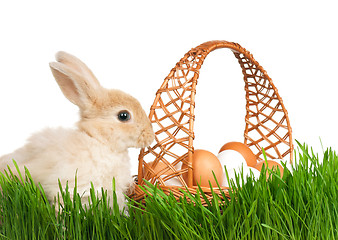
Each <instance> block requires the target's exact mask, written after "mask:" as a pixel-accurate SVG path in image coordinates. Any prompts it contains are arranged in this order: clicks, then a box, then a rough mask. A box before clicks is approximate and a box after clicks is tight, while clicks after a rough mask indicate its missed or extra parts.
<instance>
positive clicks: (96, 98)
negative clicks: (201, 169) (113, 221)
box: [0, 52, 154, 210]
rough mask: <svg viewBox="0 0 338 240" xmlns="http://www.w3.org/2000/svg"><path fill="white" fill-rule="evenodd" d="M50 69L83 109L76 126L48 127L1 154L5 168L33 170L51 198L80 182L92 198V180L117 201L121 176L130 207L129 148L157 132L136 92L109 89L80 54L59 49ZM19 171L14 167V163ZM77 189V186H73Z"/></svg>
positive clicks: (85, 196) (147, 141) (148, 141)
mask: <svg viewBox="0 0 338 240" xmlns="http://www.w3.org/2000/svg"><path fill="white" fill-rule="evenodd" d="M56 61H57V62H51V63H50V68H51V70H52V73H53V75H54V78H55V80H56V82H57V83H58V85H59V86H60V88H61V90H62V92H63V94H64V95H65V96H66V97H67V98H68V100H69V101H71V102H72V103H74V104H75V105H77V106H78V107H79V109H80V117H81V118H80V121H79V122H78V123H77V127H76V128H75V129H65V128H61V127H60V128H56V129H45V130H43V131H41V132H39V133H36V134H34V135H33V136H31V137H30V138H29V139H28V142H27V143H26V145H25V146H23V147H22V148H19V149H17V150H16V151H14V152H13V153H11V154H8V155H5V156H2V157H1V158H0V170H3V169H6V168H7V165H9V166H13V164H12V159H14V160H15V161H16V162H17V163H18V165H19V166H20V169H21V171H22V172H24V170H23V166H26V167H27V168H28V170H29V171H30V173H31V175H32V178H33V180H34V181H35V182H36V183H38V182H40V183H41V185H42V186H43V188H44V190H45V192H46V195H47V197H48V199H49V200H50V201H52V200H53V198H54V196H56V195H57V193H58V191H59V186H58V179H60V181H61V183H62V185H63V186H65V185H66V182H67V181H68V184H69V187H70V188H73V187H74V184H75V174H76V172H77V185H78V193H79V194H80V195H82V196H83V201H84V202H85V201H87V199H88V196H89V194H90V193H89V189H90V186H91V185H90V182H92V183H93V184H94V187H95V189H96V190H100V189H101V187H103V188H104V189H106V190H107V191H108V195H109V197H110V199H111V201H112V179H113V178H115V183H116V194H117V202H118V204H119V207H120V209H121V210H122V209H123V207H124V206H125V204H124V203H125V198H124V195H123V193H128V190H130V189H129V188H130V187H131V186H132V185H133V179H132V177H131V173H130V162H129V156H128V148H130V147H136V148H143V147H146V146H148V145H150V144H151V142H152V141H153V139H154V132H153V129H152V126H151V123H150V120H149V118H148V117H147V115H146V113H145V112H144V110H143V109H142V107H141V105H140V103H139V102H138V101H137V100H136V99H135V98H133V97H132V96H130V95H128V94H126V93H124V92H122V91H119V90H108V89H105V88H103V87H102V86H101V85H100V84H99V82H98V81H97V79H96V78H95V76H94V75H93V73H92V72H91V70H90V69H89V68H88V67H87V66H86V65H85V64H84V63H83V62H81V61H80V60H79V59H77V58H76V57H74V56H72V55H70V54H68V53H65V52H58V53H57V54H56ZM11 169H13V170H14V167H11ZM71 192H72V190H71Z"/></svg>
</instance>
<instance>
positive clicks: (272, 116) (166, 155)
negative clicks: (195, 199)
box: [132, 41, 293, 200]
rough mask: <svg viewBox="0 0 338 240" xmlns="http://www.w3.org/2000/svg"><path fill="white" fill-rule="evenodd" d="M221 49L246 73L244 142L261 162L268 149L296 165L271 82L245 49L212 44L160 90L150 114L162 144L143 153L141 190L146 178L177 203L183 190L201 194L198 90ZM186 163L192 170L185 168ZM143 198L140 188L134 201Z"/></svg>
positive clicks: (194, 52)
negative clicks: (196, 182) (208, 61)
mask: <svg viewBox="0 0 338 240" xmlns="http://www.w3.org/2000/svg"><path fill="white" fill-rule="evenodd" d="M219 48H228V49H230V50H231V51H232V52H233V53H234V55H235V57H236V58H237V59H238V62H239V64H240V66H241V68H242V73H243V76H244V82H245V92H246V95H245V96H246V116H245V123H246V126H245V130H244V143H245V144H246V145H247V146H249V147H250V149H251V150H252V151H253V152H254V154H255V155H256V157H257V158H258V159H262V158H263V157H262V148H264V150H265V152H266V155H267V157H268V159H276V158H277V159H281V158H283V159H287V158H288V159H290V161H292V154H293V145H292V132H291V127H290V123H289V119H288V114H287V111H286V109H285V107H284V104H283V101H282V99H281V98H280V96H279V94H278V91H277V89H276V87H275V86H274V84H273V83H272V80H271V79H270V77H269V76H268V75H267V73H266V72H265V70H264V69H263V68H262V67H261V66H260V65H259V64H258V62H256V60H255V59H254V58H253V56H252V55H251V54H250V53H249V52H248V51H247V50H246V49H244V48H242V47H241V46H240V45H239V44H237V43H232V42H227V41H211V42H206V43H203V44H201V45H199V46H198V47H196V48H193V49H191V50H190V51H189V52H188V53H186V54H185V55H184V57H183V58H182V59H181V60H180V61H179V62H178V63H177V64H176V66H175V67H174V68H173V69H172V70H171V71H170V73H169V75H168V76H167V77H166V78H165V79H164V82H163V84H162V85H161V87H160V88H159V90H158V91H157V93H156V97H155V101H154V103H153V105H152V107H151V109H150V115H149V118H150V120H151V122H152V124H153V127H154V131H155V140H156V141H155V143H154V144H153V145H152V146H150V147H148V148H145V149H142V150H141V153H140V155H139V169H138V185H143V184H144V181H143V179H146V180H147V181H149V182H151V183H153V184H155V183H156V182H157V183H158V184H159V185H160V186H161V188H162V190H164V191H165V192H166V191H167V192H172V193H173V194H174V195H175V196H176V197H177V198H179V197H180V196H182V194H181V192H180V191H179V189H180V188H182V186H183V189H184V188H187V189H188V190H189V191H190V192H192V193H194V192H195V191H196V189H197V187H196V186H193V181H192V154H193V151H194V147H193V140H194V130H193V129H194V120H195V114H194V109H195V94H196V85H197V80H198V77H199V72H200V68H201V66H202V64H203V62H204V60H205V58H206V56H207V55H208V54H209V53H210V52H212V51H213V50H215V49H219ZM150 162H152V163H151V164H150ZM160 163H161V164H162V165H163V164H165V167H164V168H162V170H161V171H158V172H155V171H154V168H155V167H156V166H157V165H158V164H160ZM183 163H184V164H185V165H186V166H187V167H186V168H184V169H181V166H182V164H183ZM144 173H146V174H144ZM184 173H188V180H187V182H186V181H184V179H183V178H182V174H184ZM171 179H176V180H175V181H176V182H177V183H178V184H177V185H181V186H171V185H168V184H167V182H168V181H169V180H171ZM224 189H226V188H224ZM203 191H204V192H205V193H206V194H209V195H210V197H211V192H210V189H209V188H203ZM214 191H215V192H217V191H218V190H217V189H214ZM143 195H144V192H143V191H141V190H140V189H139V187H138V186H137V185H136V188H135V192H134V194H133V195H132V197H134V198H135V199H136V200H140V199H142V198H143Z"/></svg>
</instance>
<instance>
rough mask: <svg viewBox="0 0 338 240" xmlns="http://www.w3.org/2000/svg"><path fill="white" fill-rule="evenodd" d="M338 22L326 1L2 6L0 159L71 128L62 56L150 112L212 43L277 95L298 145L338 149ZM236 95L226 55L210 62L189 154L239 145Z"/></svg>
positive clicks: (73, 114)
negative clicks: (197, 52) (189, 56)
mask: <svg viewBox="0 0 338 240" xmlns="http://www.w3.org/2000/svg"><path fill="white" fill-rule="evenodd" d="M234 2H238V3H234ZM337 23H338V15H337V7H336V4H335V3H334V1H331V2H330V1H325V0H324V1H281V2H280V3H276V1H196V0H195V1H182V0H180V1H176V0H174V1H173V0H171V1H166V2H164V1H146V0H143V1H60V0H59V1H33V0H31V1H14V0H13V1H6V3H4V1H2V2H1V3H0V83H1V85H0V109H1V110H0V114H1V120H0V121H1V123H0V155H2V154H5V153H8V152H11V151H13V150H14V149H16V148H18V147H20V146H22V145H23V144H24V143H25V139H26V138H27V137H28V136H30V135H31V134H32V133H33V132H35V131H37V130H39V129H41V128H44V127H55V126H60V125H61V126H66V127H72V126H73V124H74V123H75V122H76V121H77V119H78V115H77V108H76V107H75V106H74V105H72V104H71V103H70V102H68V101H67V100H66V98H64V96H63V95H62V93H61V91H60V90H59V88H58V86H57V84H56V82H55V81H54V79H53V77H52V74H51V73H50V70H49V66H48V62H50V61H53V59H54V54H55V53H56V52H57V51H59V50H64V51H67V52H69V53H72V54H74V55H76V56H78V57H79V58H80V59H82V60H83V61H84V62H85V63H87V65H88V66H89V67H90V68H91V69H92V70H93V72H94V73H95V74H96V76H97V78H98V79H99V80H100V81H101V83H102V85H103V86H105V87H107V88H118V89H121V90H123V91H125V92H128V93H130V94H131V95H133V96H134V97H136V98H138V99H139V100H140V102H141V104H142V106H143V107H144V109H145V110H146V111H147V112H149V108H150V106H151V104H152V103H153V101H154V97H155V93H156V91H157V89H158V88H159V87H160V85H161V84H162V81H163V79H164V78H165V77H166V76H167V75H168V73H169V71H170V70H171V68H172V67H174V65H175V64H176V62H177V61H179V59H180V58H181V57H183V55H184V54H185V53H186V52H187V51H189V50H190V49H191V48H192V47H195V46H197V45H199V44H201V43H203V42H205V41H209V40H228V41H234V42H238V43H240V44H241V45H242V46H243V47H245V48H246V49H247V50H249V51H250V52H251V53H252V54H253V55H254V57H255V59H256V60H257V61H258V62H259V63H260V64H261V65H262V66H263V67H264V69H265V70H266V71H267V73H268V74H269V76H270V77H271V78H272V79H273V81H274V83H275V85H276V87H277V88H278V90H279V93H280V95H281V97H282V98H283V101H284V104H285V107H286V109H287V110H288V112H289V117H290V121H291V126H292V129H293V136H294V139H297V140H299V141H300V142H306V143H308V144H309V145H310V146H312V147H313V148H314V150H315V152H319V153H320V154H321V152H322V147H321V143H320V139H319V138H321V139H322V143H323V146H324V148H327V147H332V148H333V149H335V150H337V148H338V144H337V143H338V141H337V139H336V136H337V133H338V121H337V110H338V107H337V105H338V98H337V90H338V83H337V82H338V74H337V65H338V60H337V56H338V46H337V43H338V34H337ZM243 87H244V83H243V80H242V76H241V70H240V68H239V66H238V63H237V60H236V59H235V57H234V56H233V55H232V53H231V52H230V51H226V50H219V51H216V52H213V53H212V54H210V55H209V57H208V58H207V59H206V61H205V64H204V65H203V67H202V69H201V76H200V79H199V85H198V90H197V95H196V97H197V102H196V125H195V133H196V141H195V147H196V148H204V149H208V150H210V151H213V152H217V151H218V149H219V148H220V147H221V146H222V145H223V144H224V143H226V142H227V141H233V140H239V141H241V140H242V136H243V131H244V128H243V126H244V113H245V112H244V110H245V109H244V106H245V105H244V96H245V95H244V90H243ZM137 153H138V150H133V151H131V157H132V164H133V169H136V165H137Z"/></svg>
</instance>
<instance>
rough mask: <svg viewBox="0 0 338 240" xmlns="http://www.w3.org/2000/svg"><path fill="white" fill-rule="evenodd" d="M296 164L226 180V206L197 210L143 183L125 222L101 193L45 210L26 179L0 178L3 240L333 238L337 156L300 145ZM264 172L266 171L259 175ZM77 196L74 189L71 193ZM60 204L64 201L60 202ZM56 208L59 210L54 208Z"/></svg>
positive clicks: (190, 198) (194, 199)
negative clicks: (142, 197)
mask: <svg viewBox="0 0 338 240" xmlns="http://www.w3.org/2000/svg"><path fill="white" fill-rule="evenodd" d="M296 162H297V164H296V165H295V166H294V169H293V171H292V173H291V172H289V171H288V170H285V171H284V176H283V178H281V177H280V175H279V173H278V172H276V171H273V172H272V173H271V175H270V178H269V180H268V181H266V178H265V176H264V175H263V174H264V173H263V174H261V177H260V179H259V180H257V181H254V180H253V179H252V178H250V177H249V178H248V179H247V181H246V184H242V187H241V188H237V187H236V186H239V184H240V182H241V181H243V179H242V176H238V177H237V178H236V180H235V181H234V182H232V189H233V190H232V191H230V195H231V198H232V200H231V201H225V202H222V203H221V204H220V203H219V202H218V197H217V196H215V197H214V199H213V201H211V202H209V203H208V207H203V206H202V204H201V200H200V199H201V197H203V196H204V195H203V192H198V193H197V195H196V196H194V195H192V194H190V193H188V192H184V195H185V198H182V199H181V200H180V201H178V202H177V201H176V200H175V198H174V197H173V196H172V195H169V196H167V195H165V194H164V193H163V192H162V191H161V190H160V189H158V188H157V187H156V186H153V185H151V184H148V185H147V186H144V191H145V192H146V193H147V194H148V196H147V197H146V203H145V204H140V203H136V202H134V201H132V200H130V201H129V203H128V205H129V209H130V210H129V216H126V215H124V214H120V213H119V209H118V206H117V204H116V202H115V203H114V204H113V206H109V200H108V199H107V195H106V193H105V192H104V191H103V190H101V191H102V197H101V198H98V197H97V194H96V192H95V190H94V189H93V188H92V189H91V197H90V199H89V204H88V205H86V206H85V207H83V206H82V204H81V201H80V196H79V195H78V194H75V195H74V197H70V193H69V190H68V189H67V187H66V189H65V190H64V191H63V192H62V194H61V196H60V197H59V199H56V200H55V202H56V203H54V204H50V203H49V202H48V201H47V200H46V197H45V195H44V192H43V189H42V187H41V186H36V185H35V184H34V183H33V181H32V179H31V177H30V176H29V173H28V172H27V171H26V174H25V176H19V177H15V176H13V174H12V173H11V172H10V170H8V171H7V172H5V173H4V174H2V175H1V176H0V185H1V189H2V194H1V196H0V208H1V225H0V236H1V238H2V239H133V240H134V239H203V240H205V239H338V230H337V225H338V224H337V223H338V156H337V154H336V153H335V152H334V151H333V150H331V149H327V150H326V151H325V153H324V156H323V157H322V158H321V159H319V158H318V155H316V154H314V153H313V152H312V151H309V149H308V148H307V147H306V145H300V144H299V149H298V150H297V157H296ZM264 171H269V170H264ZM74 191H76V189H75V190H74ZM61 199H62V201H61ZM59 202H62V204H59Z"/></svg>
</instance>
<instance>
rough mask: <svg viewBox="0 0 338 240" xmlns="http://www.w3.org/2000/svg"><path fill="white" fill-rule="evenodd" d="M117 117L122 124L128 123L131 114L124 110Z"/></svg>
mask: <svg viewBox="0 0 338 240" xmlns="http://www.w3.org/2000/svg"><path fill="white" fill-rule="evenodd" d="M117 117H118V119H119V120H120V121H121V122H127V121H129V120H130V113H129V112H128V111H126V110H123V111H121V112H119V113H118V115H117Z"/></svg>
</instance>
